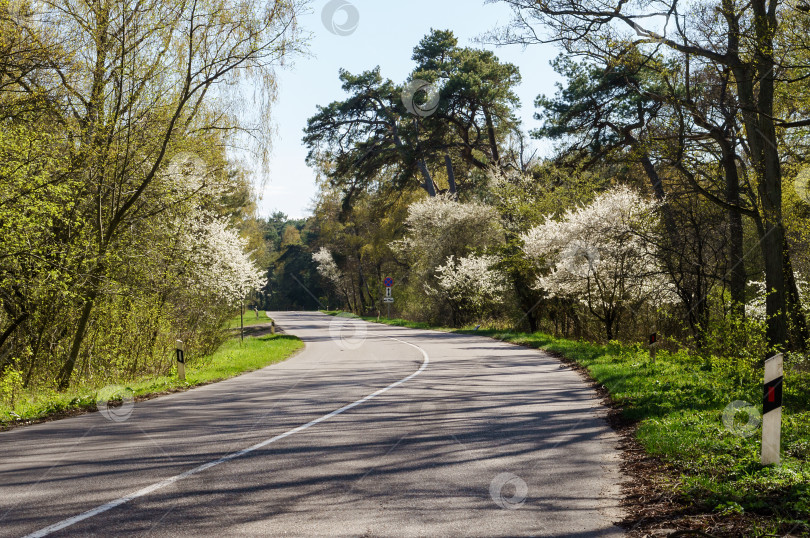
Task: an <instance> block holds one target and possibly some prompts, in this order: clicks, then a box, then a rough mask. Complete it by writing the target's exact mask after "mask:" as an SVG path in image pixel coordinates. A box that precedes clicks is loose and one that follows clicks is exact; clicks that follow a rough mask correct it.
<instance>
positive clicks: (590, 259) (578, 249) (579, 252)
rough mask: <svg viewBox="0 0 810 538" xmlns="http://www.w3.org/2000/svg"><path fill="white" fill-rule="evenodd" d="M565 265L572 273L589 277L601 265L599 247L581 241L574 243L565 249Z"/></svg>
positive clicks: (563, 255) (563, 254)
mask: <svg viewBox="0 0 810 538" xmlns="http://www.w3.org/2000/svg"><path fill="white" fill-rule="evenodd" d="M562 258H563V260H564V262H563V267H564V268H565V270H566V271H568V272H569V273H571V274H572V275H576V276H579V277H582V278H587V277H589V276H591V275H593V274H594V273H595V272H596V268H597V267H598V266H599V260H600V257H599V249H598V248H596V247H594V246H591V245H584V244H581V243H572V244H570V245H568V247H567V248H566V249H565V250H564V251H563V253H562Z"/></svg>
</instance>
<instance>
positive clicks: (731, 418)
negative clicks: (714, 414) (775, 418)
mask: <svg viewBox="0 0 810 538" xmlns="http://www.w3.org/2000/svg"><path fill="white" fill-rule="evenodd" d="M760 424H762V417H761V415H760V413H759V410H758V409H757V408H756V407H754V406H753V405H751V404H750V403H748V402H744V401H741V400H737V401H734V402H731V403H730V404H728V405H727V406H726V408H725V409H724V410H723V425H724V426H725V427H726V429H727V430H728V431H730V432H731V433H733V434H734V435H736V436H738V437H745V438H748V437H753V436H754V435H755V434H756V433H757V430H759V426H760Z"/></svg>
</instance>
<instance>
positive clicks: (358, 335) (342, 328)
mask: <svg viewBox="0 0 810 538" xmlns="http://www.w3.org/2000/svg"><path fill="white" fill-rule="evenodd" d="M367 335H368V327H367V325H366V322H365V321H363V320H361V319H360V318H358V317H357V316H355V315H354V314H349V313H347V312H341V313H340V314H338V315H337V316H335V317H334V319H333V320H332V321H331V323H329V336H330V337H331V338H332V340H333V341H334V342H335V343H336V344H337V345H338V347H339V348H340V349H345V350H353V349H360V348H361V347H362V346H363V344H364V343H365V342H366V336H367Z"/></svg>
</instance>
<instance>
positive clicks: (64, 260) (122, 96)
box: [0, 0, 301, 402]
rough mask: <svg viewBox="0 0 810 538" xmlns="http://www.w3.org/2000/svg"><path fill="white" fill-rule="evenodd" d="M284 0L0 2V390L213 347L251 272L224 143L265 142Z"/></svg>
mask: <svg viewBox="0 0 810 538" xmlns="http://www.w3.org/2000/svg"><path fill="white" fill-rule="evenodd" d="M300 7H301V6H300V5H299V4H298V3H296V2H275V3H271V4H264V3H262V2H254V1H250V0H249V1H247V2H230V1H229V0H213V1H207V0H203V1H194V2H185V1H182V0H180V1H177V2H175V1H169V2H154V1H150V0H147V1H146V2H135V3H129V2H103V1H102V2H87V3H84V2H72V1H56V2H38V3H30V2H26V1H25V0H22V1H17V0H14V1H12V2H10V3H9V2H7V1H4V2H2V3H0V124H1V125H0V388H2V391H0V392H2V396H3V397H4V398H3V399H4V400H5V399H7V398H10V400H11V401H12V402H13V401H14V394H15V392H16V391H17V390H19V389H20V388H31V389H35V388H37V387H42V388H43V389H49V390H53V389H57V390H64V389H66V388H68V387H70V386H72V385H76V384H78V385H89V386H103V385H104V384H105V383H109V382H112V381H117V380H125V379H133V378H138V377H142V376H155V375H163V374H166V373H168V372H170V370H171V367H172V365H173V361H172V360H171V357H172V356H173V353H174V348H175V341H176V340H178V339H179V340H182V341H184V342H185V343H186V346H187V350H188V352H189V355H190V356H199V355H203V354H206V353H209V352H211V351H212V350H214V349H216V348H217V347H218V346H219V344H220V343H221V342H222V340H223V337H224V332H223V330H222V326H223V322H224V321H225V320H226V319H228V318H230V317H232V316H233V314H234V312H237V311H238V308H239V304H240V302H241V301H243V300H244V299H245V298H247V297H248V295H249V294H250V293H251V292H252V290H255V289H259V288H261V287H263V286H264V284H265V282H266V279H265V270H264V268H263V267H262V264H267V261H266V260H263V259H262V258H261V256H262V255H264V252H263V251H262V250H261V249H259V248H258V247H260V246H261V247H263V245H264V242H263V241H264V236H263V235H261V234H258V235H257V233H254V232H255V203H254V202H255V198H256V197H255V194H254V191H255V188H254V186H253V185H252V183H251V180H250V179H249V177H250V169H249V167H247V166H245V165H244V164H243V163H242V162H240V161H238V160H236V159H234V158H233V157H232V155H233V154H234V153H233V151H232V150H233V149H235V148H236V149H239V150H241V151H243V152H245V151H247V152H249V153H250V154H251V155H253V156H255V160H257V161H260V159H261V156H262V155H263V154H265V153H266V150H267V148H268V144H269V140H270V133H269V132H268V129H267V128H265V127H264V126H265V125H266V123H267V122H266V121H265V120H266V117H267V114H268V113H269V110H270V104H271V103H272V99H273V80H274V78H275V69H276V68H277V67H278V66H279V65H281V63H282V62H283V61H284V60H285V59H286V58H288V57H290V56H291V55H294V54H296V53H297V51H298V50H299V49H300V46H301V41H300V36H299V31H298V29H297V26H296V15H297V11H298V10H300ZM214 44H215V46H214ZM251 86H252V89H250V94H249V95H250V97H249V98H246V96H245V95H241V93H243V92H244V91H245V89H247V88H251ZM240 88H241V90H240Z"/></svg>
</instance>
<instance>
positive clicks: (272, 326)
mask: <svg viewBox="0 0 810 538" xmlns="http://www.w3.org/2000/svg"><path fill="white" fill-rule="evenodd" d="M270 334H273V335H274V334H276V322H275V321H270Z"/></svg>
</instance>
